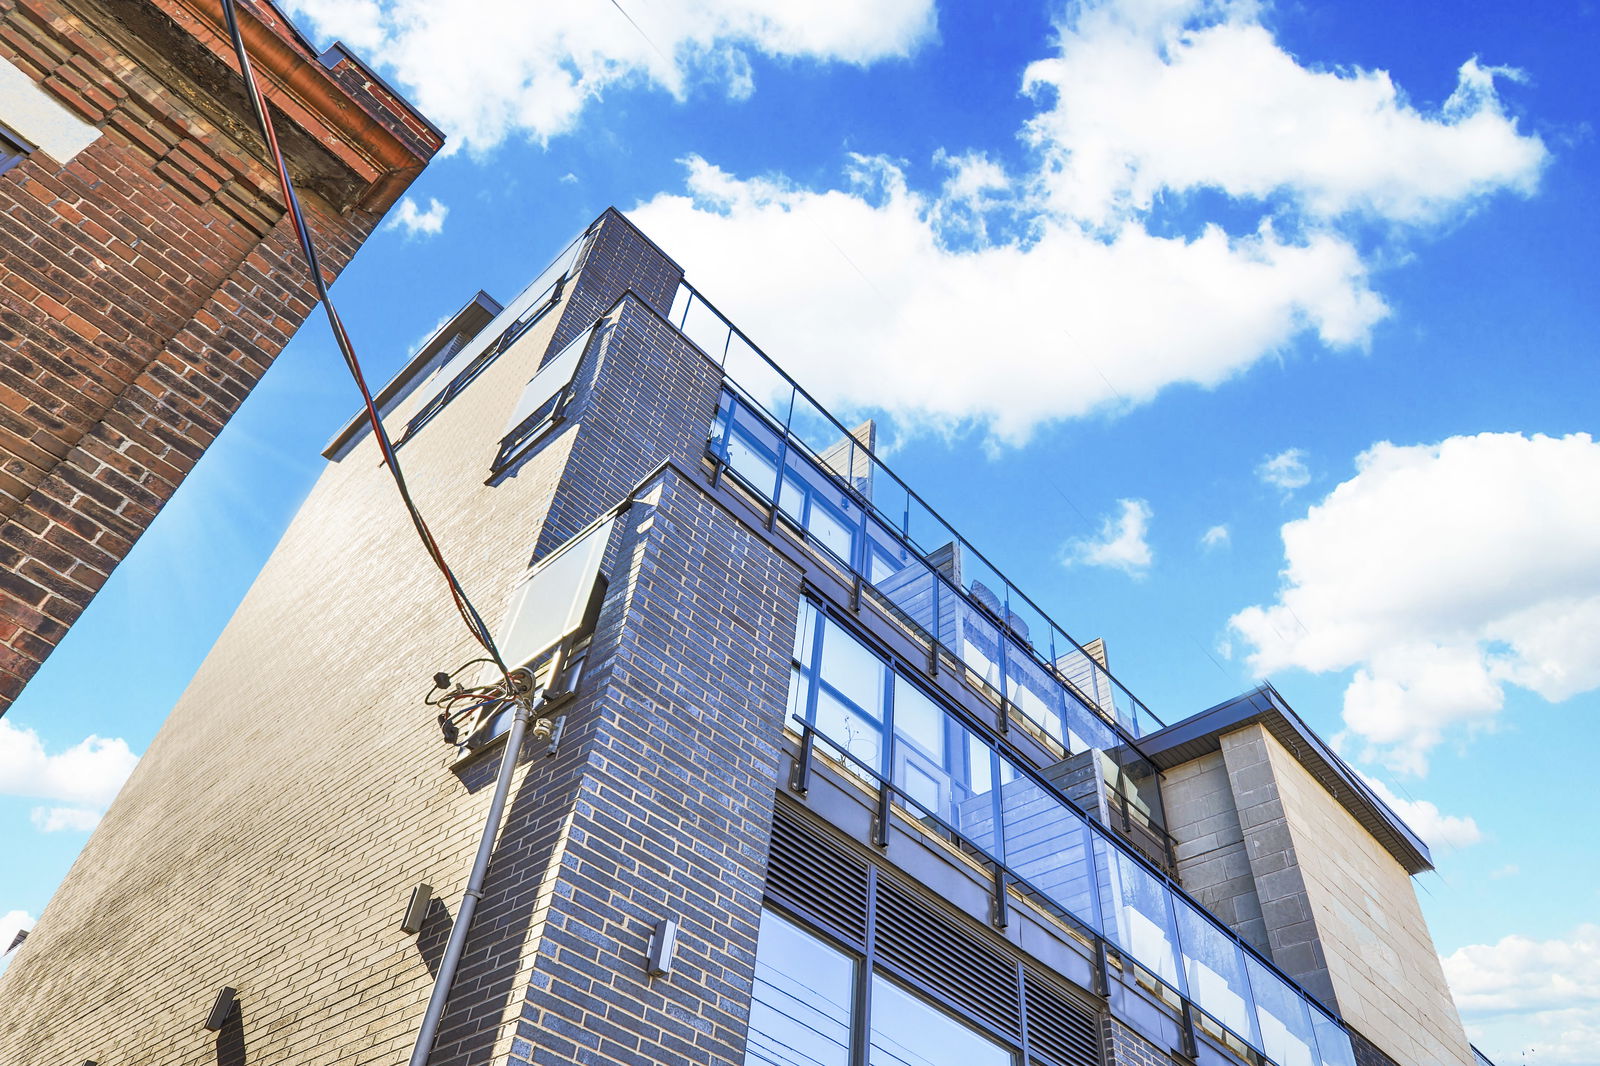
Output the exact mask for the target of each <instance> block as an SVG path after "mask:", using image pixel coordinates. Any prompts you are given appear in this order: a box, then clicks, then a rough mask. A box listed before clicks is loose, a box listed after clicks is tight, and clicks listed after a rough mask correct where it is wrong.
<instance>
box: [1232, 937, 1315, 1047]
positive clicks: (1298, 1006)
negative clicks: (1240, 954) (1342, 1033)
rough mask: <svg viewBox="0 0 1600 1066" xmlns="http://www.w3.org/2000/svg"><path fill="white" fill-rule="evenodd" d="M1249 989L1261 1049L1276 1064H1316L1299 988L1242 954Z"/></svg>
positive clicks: (1306, 1012) (1304, 1003)
mask: <svg viewBox="0 0 1600 1066" xmlns="http://www.w3.org/2000/svg"><path fill="white" fill-rule="evenodd" d="M1244 961H1245V966H1246V967H1247V968H1248V970H1249V973H1250V991H1251V993H1252V995H1253V996H1254V998H1255V1001H1256V1018H1257V1019H1258V1020H1259V1021H1260V1023H1261V1050H1262V1051H1264V1052H1266V1053H1267V1056H1268V1057H1269V1058H1271V1059H1272V1060H1273V1061H1274V1062H1276V1063H1277V1064H1278V1066H1317V1063H1316V1060H1315V1059H1314V1058H1313V1056H1312V1051H1311V1047H1312V1044H1311V1017H1310V1014H1309V1012H1308V1011H1307V1009H1306V1001H1305V999H1304V998H1303V997H1302V996H1301V995H1300V993H1299V991H1298V990H1296V989H1295V988H1293V987H1291V986H1290V985H1289V983H1288V982H1287V981H1285V980H1283V979H1282V978H1281V977H1279V976H1278V975H1277V974H1275V973H1273V972H1272V971H1271V970H1269V969H1267V968H1266V967H1265V966H1263V965H1261V963H1259V962H1257V961H1256V960H1255V959H1254V958H1253V957H1250V956H1246V958H1245V960H1244Z"/></svg>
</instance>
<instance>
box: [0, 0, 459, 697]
mask: <svg viewBox="0 0 1600 1066" xmlns="http://www.w3.org/2000/svg"><path fill="white" fill-rule="evenodd" d="M220 18H221V14H220V8H219V7H217V5H215V4H211V5H203V6H199V5H197V6H193V7H191V6H190V5H189V4H188V3H187V2H186V0H127V2H125V3H118V4H105V3H101V2H99V0H0V61H4V62H7V63H9V64H10V65H11V66H12V67H14V68H15V69H16V70H18V71H20V72H21V73H22V74H23V75H26V77H28V78H31V79H32V80H33V81H34V83H35V84H36V85H37V86H38V87H39V89H41V90H42V91H43V92H44V93H46V94H48V95H49V97H50V99H51V100H53V101H56V102H57V103H58V104H59V105H60V106H61V107H62V108H64V109H65V111H66V112H67V113H68V115H67V119H66V121H68V122H73V123H78V124H80V125H82V126H83V128H84V129H86V130H87V131H88V133H89V135H91V136H93V137H94V139H93V140H92V142H91V143H89V144H88V146H87V147H85V148H83V149H82V150H81V151H79V152H77V154H76V155H75V156H73V158H71V159H70V160H65V161H62V160H56V159H54V158H53V157H51V156H50V155H49V154H48V153H47V152H45V151H42V150H41V151H35V152H33V153H32V154H30V155H29V156H28V157H27V158H25V159H24V160H22V161H21V162H20V163H19V164H18V165H17V166H15V167H13V168H12V169H11V170H9V171H7V172H6V173H4V174H0V218H3V219H4V224H3V225H0V348H3V349H4V353H5V355H4V359H3V360H0V713H3V712H4V710H5V709H6V708H7V707H8V706H10V704H11V702H12V701H13V700H14V699H15V698H16V695H17V693H18V692H19V691H20V690H21V688H22V686H23V684H24V683H25V682H26V681H27V680H28V678H30V677H31V676H32V675H33V674H34V672H35V671H36V670H37V669H38V667H39V664H40V663H42V662H43V661H44V659H45V658H46V657H47V656H48V655H49V653H50V651H51V650H52V649H53V648H54V647H55V645H56V644H57V643H58V642H59V641H60V639H61V637H62V635H63V634H64V633H65V632H66V629H67V627H68V626H70V625H71V624H72V622H73V621H74V620H75V619H76V618H77V617H78V615H79V614H80V613H81V612H82V610H83V609H84V607H85V606H86V605H87V604H88V602H89V600H90V599H91V598H92V597H93V596H94V594H95V592H96V591H98V589H99V588H100V587H101V585H102V584H103V583H104V582H105V580H106V578H107V576H108V575H109V574H110V572H111V570H112V569H113V568H114V567H115V566H116V565H117V563H118V562H119V561H120V560H121V559H122V558H123V556H124V555H125V554H126V553H127V552H128V550H129V549H130V548H131V547H132V545H133V543H134V541H136V540H137V539H138V538H139V536H140V534H141V533H142V532H143V531H144V529H145V528H146V527H147V526H148V525H149V523H150V522H151V520H152V519H154V517H155V515H156V513H157V512H158V511H159V510H160V509H161V507H162V505H163V504H165V502H166V501H167V500H168V499H169V498H170V497H171V495H172V493H173V492H174V490H175V489H176V488H177V486H178V485H179V483H181V482H182V480H183V478H184V477H185V476H186V475H187V474H188V472H189V470H190V469H191V468H192V467H193V466H194V463H195V462H196V460H198V459H199V457H200V455H201V454H202V453H203V452H204V450H205V448H206V447H207V446H208V445H209V444H210V443H211V441H212V440H213V439H215V437H216V435H217V433H218V432H219V431H220V430H221V429H222V427H223V426H224V425H225V424H226V423H227V421H228V419H229V418H230V417H231V416H232V414H233V412H234V411H235V410H237V409H238V406H239V404H240V403H241V402H242V401H243V400H244V398H245V397H246V396H247V395H248V394H249V392H250V390H251V389H252V388H253V387H254V385H255V383H256V381H257V380H259V378H260V376H261V374H262V373H263V372H265V370H266V369H267V367H268V366H270V365H271V363H272V361H273V359H274V358H275V357H276V356H277V354H278V352H279V351H280V350H282V348H283V346H284V345H285V344H286V343H287V342H288V340H289V338H290V336H291V335H292V334H293V333H294V331H295V330H296V329H297V328H298V327H299V325H300V323H301V322H302V321H303V320H304V319H305V317H306V315H307V314H308V313H309V312H310V311H311V309H312V307H313V306H314V305H313V302H312V296H311V292H310V285H309V283H308V282H307V281H306V280H305V269H304V265H303V260H302V259H301V257H300V252H299V249H298V245H297V244H296V242H295V240H294V237H293V234H292V232H291V231H290V228H289V226H288V224H287V222H286V220H285V219H284V217H283V208H282V204H281V202H280V199H279V196H278V192H277V187H276V180H275V178H274V177H273V175H272V172H271V171H270V170H268V169H267V167H266V165H265V164H264V163H263V162H262V161H261V160H262V152H261V149H260V147H259V139H258V138H257V137H256V135H255V134H254V132H253V128H252V127H251V125H250V119H249V117H248V115H247V113H246V111H245V104H244V95H243V92H242V91H241V89H240V88H239V86H238V79H237V75H236V74H235V73H234V72H233V68H232V63H233V59H232V52H231V46H230V45H229V44H228V42H227V39H226V36H225V35H223V34H222V33H221V31H220V26H218V25H217V23H218V22H219V21H220ZM243 20H244V24H245V27H246V29H247V31H248V35H249V36H250V38H251V40H252V42H253V44H254V46H255V47H256V48H257V49H259V50H260V54H259V55H258V58H257V63H258V66H259V68H260V76H261V78H262V81H263V83H264V84H265V85H266V86H267V92H268V95H269V97H270V98H271V99H272V101H273V106H274V108H275V110H276V111H278V112H279V114H280V118H279V121H280V124H281V125H282V136H283V139H284V141H285V146H286V150H287V151H288V152H289V153H290V156H291V168H292V169H293V171H294V172H295V175H296V178H297V180H299V181H301V182H302V183H303V190H302V191H303V195H302V202H303V206H304V207H305V208H306V210H307V212H308V213H309V216H310V224H311V227H312V229H313V230H314V231H315V233H316V238H317V241H318V245H319V249H320V251H321V252H322V256H323V263H324V265H325V267H326V268H327V269H328V270H329V272H330V275H333V276H336V275H337V274H338V272H339V271H340V270H342V269H343V268H344V266H345V265H346V264H347V263H348V262H349V261H350V258H351V256H353V255H354V254H355V252H356V250H357V249H358V248H359V247H360V246H361V244H362V242H363V241H364V240H365V239H366V238H367V236H368V235H369V234H370V233H371V231H372V229H373V228H374V226H375V225H376V224H377V222H378V220H379V219H380V218H381V216H382V214H383V212H384V211H386V210H387V209H388V207H389V206H390V205H391V204H392V203H393V202H394V201H395V199H397V198H398V197H399V195H400V193H401V192H402V191H403V190H404V188H405V187H406V186H407V185H408V184H409V183H410V181H411V180H412V179H413V178H414V177H415V176H416V174H417V173H418V172H419V171H420V170H421V168H422V166H423V165H424V164H425V163H426V162H427V160H428V159H429V158H430V157H431V156H432V155H433V153H434V152H435V151H437V150H438V149H439V147H440V146H441V144H442V143H443V142H442V138H441V137H440V136H439V134H438V133H437V131H434V130H433V129H432V128H431V127H430V126H428V125H427V123H426V121H425V120H423V119H422V118H421V116H419V115H417V114H416V113H415V112H414V111H413V110H411V109H410V107H409V106H408V105H406V104H405V103H404V101H402V100H400V99H399V98H398V97H395V96H394V95H393V94H392V93H390V92H389V91H388V90H387V89H386V88H383V87H382V86H381V83H376V82H374V81H373V80H372V79H370V78H361V77H357V76H356V74H355V68H356V65H355V63H354V61H353V60H352V59H350V58H349V57H347V56H343V55H341V56H340V57H338V58H337V61H336V62H334V63H333V64H332V66H331V67H330V66H329V65H326V64H324V63H320V62H318V59H317V57H316V56H315V55H314V54H312V53H311V52H310V51H309V49H307V48H306V46H305V45H304V42H303V41H302V40H301V39H300V38H299V37H298V35H296V34H295V33H294V32H293V30H292V28H291V27H289V26H288V24H287V23H286V22H284V20H283V19H282V16H281V15H279V14H278V13H277V12H276V11H275V10H274V9H273V8H272V7H271V6H270V4H266V3H264V2H253V3H246V5H245V12H244V15H243ZM0 110H3V109H0ZM5 119H6V115H5V114H3V113H0V122H4V121H5ZM96 130H97V131H98V135H95V131H96Z"/></svg>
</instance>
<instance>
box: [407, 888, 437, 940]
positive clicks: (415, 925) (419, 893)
mask: <svg viewBox="0 0 1600 1066" xmlns="http://www.w3.org/2000/svg"><path fill="white" fill-rule="evenodd" d="M432 902H433V886H432V885H426V884H418V885H417V887H416V888H413V889H412V890H411V901H410V902H409V903H407V904H406V916H405V917H404V918H402V919H401V920H400V931H401V932H402V933H410V934H412V935H415V934H417V933H420V932H421V931H422V923H423V922H424V921H426V920H427V917H428V904H430V903H432Z"/></svg>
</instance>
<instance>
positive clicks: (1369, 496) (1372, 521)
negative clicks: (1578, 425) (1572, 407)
mask: <svg viewBox="0 0 1600 1066" xmlns="http://www.w3.org/2000/svg"><path fill="white" fill-rule="evenodd" d="M1356 466H1357V473H1356V475H1355V476H1354V477H1352V478H1351V479H1350V480H1348V481H1346V482H1345V483H1343V484H1342V485H1339V486H1338V487H1337V488H1335V489H1334V490H1333V492H1331V493H1329V495H1328V496H1327V498H1325V499H1324V500H1323V501H1322V502H1321V503H1320V504H1317V505H1315V506H1313V507H1312V508H1311V509H1310V510H1309V511H1308V512H1307V514H1306V516H1305V517H1304V518H1302V519H1298V520H1296V521H1293V522H1290V523H1288V524H1287V525H1285V526H1284V527H1283V542H1284V559H1285V566H1284V571H1283V576H1284V585H1283V588H1282V590H1281V591H1280V592H1279V594H1278V599H1277V602H1276V603H1274V604H1271V605H1267V606H1254V607H1249V608H1246V609H1245V610H1243V611H1240V612H1239V613H1238V614H1236V615H1234V616H1233V618H1232V619H1231V620H1230V625H1231V626H1232V628H1233V629H1234V630H1235V631H1236V632H1238V633H1239V634H1240V635H1241V636H1242V637H1244V638H1245V639H1246V640H1247V641H1248V642H1249V643H1250V644H1251V645H1252V646H1253V649H1254V650H1253V652H1252V654H1251V657H1250V661H1251V665H1252V666H1253V667H1254V669H1255V670H1256V671H1257V673H1259V674H1268V673H1271V672H1273V671H1276V670H1282V669H1286V668H1290V667H1299V668H1301V669H1305V670H1309V671H1313V672H1318V673H1325V672H1330V671H1339V670H1347V669H1353V670H1354V673H1353V675H1352V677H1351V681H1350V683H1349V686H1348V687H1347V689H1346V691H1345V700H1344V721H1345V724H1346V726H1347V727H1348V728H1349V730H1350V732H1351V733H1353V734H1354V735H1356V736H1358V737H1360V738H1362V739H1364V740H1365V741H1367V742H1368V744H1369V745H1370V746H1371V748H1372V749H1373V754H1376V755H1378V756H1381V757H1382V758H1383V760H1384V761H1385V762H1386V763H1387V764H1388V765H1389V766H1391V767H1392V768H1395V769H1400V770H1403V771H1407V772H1413V773H1422V772H1425V771H1426V768H1427V755H1428V752H1429V751H1430V750H1431V749H1432V748H1434V747H1435V746H1437V745H1438V744H1439V743H1440V742H1441V741H1443V740H1444V739H1445V738H1446V736H1448V735H1454V734H1460V733H1463V732H1471V731H1473V730H1478V729H1484V728H1490V727H1492V726H1493V725H1494V723H1495V720H1496V716H1497V714H1498V712H1499V710H1500V708H1501V705H1502V704H1503V702H1504V699H1505V689H1506V686H1507V685H1514V686H1517V687H1519V688H1523V689H1526V690H1529V691H1531V692H1533V693H1536V694H1537V695H1539V696H1541V697H1543V698H1544V699H1546V700H1549V701H1552V702H1556V701H1560V700H1564V699H1567V698H1568V697H1570V696H1573V695H1576V694H1578V693H1580V692H1586V691H1589V690H1591V689H1594V688H1596V687H1600V444H1597V443H1596V442H1595V441H1594V440H1592V439H1591V438H1590V437H1589V436H1588V435H1587V434H1581V433H1579V434H1573V435H1570V436H1567V437H1561V438H1552V437H1546V436H1543V435H1535V436H1532V437H1526V436H1522V435H1519V434H1514V433H1484V434H1479V435H1477V436H1470V437H1451V438H1449V439H1448V440H1445V441H1443V442H1442V443H1439V444H1435V445H1414V446H1406V447H1403V446H1398V445H1394V444H1390V443H1381V444H1377V445H1374V446H1373V447H1372V448H1370V449H1368V450H1367V451H1366V452H1365V453H1363V454H1362V455H1361V456H1360V457H1359V458H1358V459H1357V460H1356Z"/></svg>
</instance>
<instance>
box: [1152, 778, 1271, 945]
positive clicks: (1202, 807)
mask: <svg viewBox="0 0 1600 1066" xmlns="http://www.w3.org/2000/svg"><path fill="white" fill-rule="evenodd" d="M1161 796H1162V801H1163V803H1164V805H1165V807H1166V810H1167V814H1168V825H1167V831H1168V832H1169V833H1171V834H1172V839H1173V853H1174V855H1175V856H1176V858H1177V860H1178V876H1179V878H1180V879H1181V880H1182V881H1183V886H1184V888H1186V889H1188V891H1189V894H1190V895H1192V896H1194V898H1195V899H1197V900H1199V901H1200V902H1201V903H1202V904H1204V905H1205V907H1206V909H1207V910H1209V911H1210V912H1211V913H1212V914H1215V915H1216V916H1217V917H1218V918H1220V919H1222V921H1224V922H1226V923H1227V925H1228V927H1229V928H1230V929H1232V930H1233V931H1234V932H1235V933H1237V934H1239V936H1241V937H1243V938H1244V940H1245V941H1246V942H1247V943H1248V944H1249V945H1250V946H1251V947H1253V948H1255V949H1256V950H1257V951H1259V952H1261V953H1262V954H1263V955H1266V956H1268V957H1269V958H1270V957H1271V955H1272V947H1271V945H1270V944H1269V943H1268V938H1267V927H1266V923H1265V921H1264V920H1263V918H1262V915H1261V900H1260V897H1258V896H1257V895H1256V882H1255V878H1254V877H1253V876H1251V865H1250V858H1249V855H1248V853H1247V852H1246V849H1245V839H1244V830H1243V829H1242V828H1241V827H1240V825H1239V812H1238V810H1237V809H1236V808H1235V807H1234V804H1233V791H1232V789H1231V788H1230V787H1229V783H1228V768H1227V765H1226V764H1225V763H1224V761H1223V757H1222V753H1221V752H1213V753H1211V754H1210V755H1206V756H1203V757H1201V758H1199V759H1195V760H1193V761H1192V762H1187V763H1183V764H1182V765H1179V766H1176V767H1174V768H1173V769H1171V770H1169V771H1167V773H1166V774H1165V775H1164V776H1163V777H1162V781H1161Z"/></svg>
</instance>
